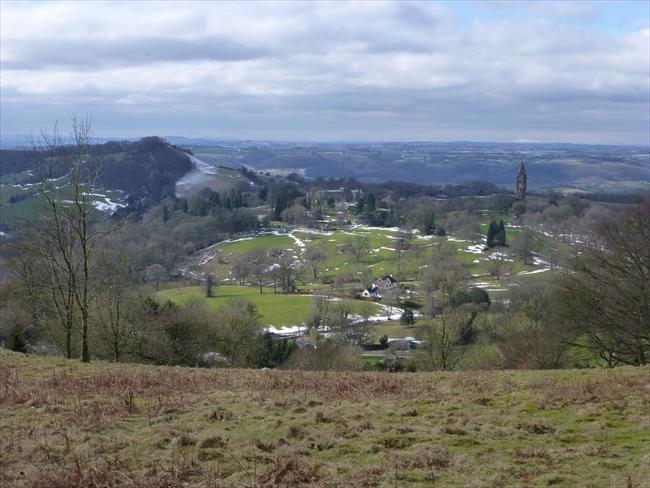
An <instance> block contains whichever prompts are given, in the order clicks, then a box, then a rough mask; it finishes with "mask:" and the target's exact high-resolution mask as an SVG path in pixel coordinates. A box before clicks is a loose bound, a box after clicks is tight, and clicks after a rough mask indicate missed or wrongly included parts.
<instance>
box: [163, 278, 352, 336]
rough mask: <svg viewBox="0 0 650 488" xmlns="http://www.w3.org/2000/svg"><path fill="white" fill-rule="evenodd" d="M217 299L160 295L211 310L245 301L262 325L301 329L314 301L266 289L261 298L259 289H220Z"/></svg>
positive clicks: (182, 291) (192, 291)
mask: <svg viewBox="0 0 650 488" xmlns="http://www.w3.org/2000/svg"><path fill="white" fill-rule="evenodd" d="M213 293H214V296H213V297H211V298H206V297H205V291H204V289H203V288H200V287H186V288H172V289H169V290H164V291H161V292H159V293H158V296H159V297H160V298H162V299H169V300H172V301H173V302H176V303H187V302H189V301H191V300H199V301H205V302H206V303H207V304H208V306H209V307H210V308H211V309H214V310H217V309H218V308H219V307H221V306H222V305H223V304H224V303H226V302H227V301H228V300H232V299H244V300H248V301H250V302H252V303H253V304H255V306H256V307H257V311H258V313H259V314H260V323H261V324H262V325H274V326H276V327H280V326H283V325H287V326H291V325H300V324H302V323H304V322H305V321H306V320H307V318H308V317H309V311H310V308H311V303H312V301H313V299H314V297H313V296H311V295H304V294H300V293H295V294H287V295H285V294H282V293H273V289H272V288H264V293H262V294H260V292H259V288H256V287H252V286H229V285H228V286H218V287H215V288H214V292H213ZM360 303H362V302H361V301H360V300H356V301H354V302H353V308H352V312H353V313H354V311H355V307H354V305H358V304H360Z"/></svg>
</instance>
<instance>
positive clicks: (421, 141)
mask: <svg viewBox="0 0 650 488" xmlns="http://www.w3.org/2000/svg"><path fill="white" fill-rule="evenodd" d="M34 135H35V137H37V138H38V133H34ZM29 137H30V134H24V135H23V134H2V133H0V147H23V145H17V146H10V143H9V144H7V143H6V142H5V141H6V139H10V140H11V139H16V140H18V139H20V138H24V139H25V144H24V146H27V145H29V140H28V139H29ZM63 137H64V139H66V138H67V137H68V134H67V132H64V133H63ZM145 137H159V138H161V139H164V140H167V139H187V140H188V141H192V140H196V141H206V142H214V143H218V142H237V143H246V142H252V143H255V142H262V143H270V144H292V143H296V144H369V145H370V144H488V145H489V144H513V145H540V146H542V145H553V146H612V147H617V146H621V147H647V148H649V149H650V141H648V142H639V143H622V142H599V143H585V142H560V141H521V140H519V141H517V140H467V139H465V140H464V139H457V140H454V139H374V140H373V139H365V140H364V139H358V140H357V139H338V140H337V139H331V140H328V139H281V138H277V139H263V138H261V139H260V138H248V137H227V136H183V135H178V134H166V135H160V134H147V135H133V136H113V135H111V136H103V135H99V134H94V136H93V139H97V140H98V141H99V142H97V143H98V144H103V143H105V142H110V141H118V142H119V141H137V140H140V139H143V138H145ZM194 144H195V145H200V144H196V143H194ZM190 145H192V143H190Z"/></svg>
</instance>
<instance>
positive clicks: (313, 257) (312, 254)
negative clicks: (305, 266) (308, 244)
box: [305, 247, 326, 279]
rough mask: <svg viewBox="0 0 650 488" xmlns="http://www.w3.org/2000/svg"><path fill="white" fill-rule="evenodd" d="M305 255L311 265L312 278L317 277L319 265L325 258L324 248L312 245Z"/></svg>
mask: <svg viewBox="0 0 650 488" xmlns="http://www.w3.org/2000/svg"><path fill="white" fill-rule="evenodd" d="M305 256H306V258H307V262H308V263H309V266H310V267H311V270H312V273H313V275H314V279H317V278H318V272H319V269H320V265H321V263H322V262H323V261H325V259H326V256H325V250H324V249H323V248H322V247H312V248H309V249H307V252H306V253H305Z"/></svg>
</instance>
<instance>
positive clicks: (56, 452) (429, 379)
mask: <svg viewBox="0 0 650 488" xmlns="http://www.w3.org/2000/svg"><path fill="white" fill-rule="evenodd" d="M649 373H650V372H649V371H648V369H647V368H634V367H622V368H616V369H595V370H593V369H592V370H570V371H569V370H567V371H562V370H559V371H495V372H477V371H468V372H454V373H415V374H413V373H410V374H407V373H401V374H391V373H340V372H339V373H324V372H314V373H310V372H300V371H277V370H276V371H274V370H272V371H254V370H234V369H225V370H212V369H192V368H170V367H155V366H146V365H133V364H111V363H101V362H97V363H91V364H82V363H79V362H77V361H71V360H64V359H56V358H43V357H28V356H24V355H18V354H15V353H10V352H6V351H3V350H0V392H2V394H1V395H0V408H1V409H2V412H3V414H2V415H1V416H0V454H1V455H0V466H1V470H0V484H1V485H2V486H3V487H7V488H18V487H34V488H36V487H54V486H59V487H63V486H65V487H86V486H111V487H115V488H121V487H134V486H137V487H166V488H180V487H187V488H193V487H204V486H215V487H217V486H219V487H221V486H224V487H225V486H231V487H253V486H256V487H259V488H272V487H278V486H283V487H343V486H360V487H362V486H366V487H371V486H372V487H378V488H390V487H394V486H399V487H431V486H445V487H451V488H454V487H485V488H497V487H529V486H557V487H566V488H569V487H570V488H573V487H576V486H580V487H585V488H601V487H602V488H627V487H634V488H647V487H648V486H649V485H648V480H650V463H648V452H650V437H648V428H649V424H648V422H649V420H648V419H649V418H650V402H649V400H648V391H650V374H649Z"/></svg>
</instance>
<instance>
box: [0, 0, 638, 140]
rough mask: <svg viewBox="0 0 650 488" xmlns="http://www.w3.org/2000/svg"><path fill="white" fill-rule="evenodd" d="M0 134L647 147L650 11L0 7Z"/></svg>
mask: <svg viewBox="0 0 650 488" xmlns="http://www.w3.org/2000/svg"><path fill="white" fill-rule="evenodd" d="M0 9H1V10H0V133H2V134H5V135H8V134H25V133H30V132H38V131H39V130H42V129H47V128H49V127H51V126H52V124H53V122H54V121H55V120H60V121H61V123H62V124H63V125H65V121H67V120H69V119H70V116H71V115H72V114H76V115H78V116H88V117H89V118H91V119H92V123H93V128H94V131H95V133H96V135H97V136H99V137H137V136H144V135H154V134H155V135H161V136H164V135H180V136H186V137H214V138H236V139H263V140H284V141H400V140H404V141H412V140H431V141H452V140H453V141H458V140H473V141H514V142H519V141H521V142H524V141H525V142H574V143H602V144H650V2H648V1H647V0H641V1H622V0H616V1H611V2H609V1H597V2H589V1H586V0H585V1H578V2H559V1H552V2H543V1H532V0H531V1H516V2H507V1H491V2H474V1H452V2H406V1H398V2H375V1H373V2H370V1H368V2H342V1H336V2H331V3H330V2H297V1H295V2H270V1H266V2H261V3H255V2H233V3H228V2H218V3H217V2H214V3H212V2H207V1H200V2H190V1H184V2H177V3H176V2H171V1H166V2H160V3H157V2H134V1H130V2H91V1H84V2H71V1H70V2H52V1H40V2H36V1H34V2H12V1H7V0H1V2H0Z"/></svg>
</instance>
